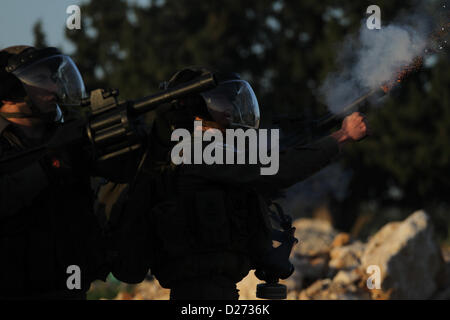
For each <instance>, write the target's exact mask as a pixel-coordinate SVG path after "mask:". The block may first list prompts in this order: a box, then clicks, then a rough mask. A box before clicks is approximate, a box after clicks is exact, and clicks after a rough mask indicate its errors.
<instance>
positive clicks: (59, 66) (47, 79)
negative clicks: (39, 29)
mask: <svg viewBox="0 0 450 320" xmlns="http://www.w3.org/2000/svg"><path fill="white" fill-rule="evenodd" d="M0 78H1V84H0V99H3V100H11V101H26V102H27V103H29V105H30V108H31V110H32V114H31V115H27V114H21V113H14V114H11V113H0V115H1V116H3V117H5V118H12V117H14V118H25V117H38V118H43V119H49V120H52V121H57V122H61V121H62V112H61V109H60V107H59V106H60V105H67V106H74V105H79V104H80V102H81V100H82V99H83V98H84V97H85V96H86V91H85V87H84V82H83V79H82V77H81V75H80V72H79V71H78V68H77V67H76V65H75V63H74V62H73V61H72V59H71V58H70V57H68V56H66V55H63V54H62V53H61V52H60V51H59V50H58V49H56V48H53V47H48V48H44V49H36V48H34V47H29V46H14V47H9V48H6V49H3V50H2V51H0Z"/></svg>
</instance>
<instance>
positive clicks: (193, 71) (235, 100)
mask: <svg viewBox="0 0 450 320" xmlns="http://www.w3.org/2000/svg"><path fill="white" fill-rule="evenodd" d="M207 72H212V71H210V70H209V69H205V68H195V67H191V68H187V69H184V70H182V71H179V72H178V73H176V74H175V75H174V76H173V77H172V78H171V79H170V80H169V82H168V84H167V87H173V86H175V85H177V84H180V83H182V82H186V81H189V80H192V79H194V78H196V77H198V76H201V75H203V74H205V73H207ZM213 73H214V74H215V77H216V79H217V82H218V85H217V87H216V88H213V89H211V90H208V91H204V92H201V93H200V94H199V95H198V96H197V97H190V98H188V99H187V101H188V103H187V104H188V105H189V106H191V107H192V108H193V109H196V110H195V111H196V112H197V113H200V114H201V113H202V111H203V112H204V110H199V104H202V107H203V108H204V107H206V110H207V113H208V114H209V116H210V117H211V118H212V119H213V120H214V121H216V122H217V123H219V124H220V125H221V126H223V127H224V128H255V129H257V128H258V127H259V120H260V114H259V104H258V99H257V98H256V95H255V93H254V91H253V89H252V87H251V85H250V84H249V83H248V82H247V81H245V80H242V79H241V78H240V76H239V75H238V74H236V73H232V72H229V73H223V72H213ZM198 97H200V98H201V99H198Z"/></svg>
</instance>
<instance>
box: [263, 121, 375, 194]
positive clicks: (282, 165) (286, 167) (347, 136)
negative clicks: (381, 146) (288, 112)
mask: <svg viewBox="0 0 450 320" xmlns="http://www.w3.org/2000/svg"><path fill="white" fill-rule="evenodd" d="M366 135H367V124H366V121H365V118H364V116H363V115H361V114H360V113H358V112H355V113H353V114H352V115H350V116H348V117H346V118H345V119H344V121H343V123H342V128H341V129H340V130H338V131H336V132H334V133H333V134H331V135H329V136H327V137H325V138H322V139H320V140H318V141H315V142H313V143H310V144H308V145H306V146H298V147H294V148H291V149H288V150H286V151H285V152H283V153H280V157H279V171H278V173H277V174H275V175H271V176H269V175H267V176H263V175H261V176H260V178H259V179H258V184H257V185H258V186H261V187H264V186H265V185H267V184H269V185H270V187H271V188H272V189H273V188H276V189H283V188H287V187H290V186H292V185H293V184H295V183H297V182H300V181H302V180H304V179H306V178H308V177H309V176H311V175H313V174H315V173H316V172H318V171H319V170H321V169H322V168H324V167H325V166H327V165H328V164H329V163H330V162H331V161H332V160H333V159H334V158H335V157H336V156H337V155H338V154H339V152H340V149H341V147H342V146H343V145H344V144H346V143H348V142H352V141H359V140H361V139H362V138H364V137H365V136H366Z"/></svg>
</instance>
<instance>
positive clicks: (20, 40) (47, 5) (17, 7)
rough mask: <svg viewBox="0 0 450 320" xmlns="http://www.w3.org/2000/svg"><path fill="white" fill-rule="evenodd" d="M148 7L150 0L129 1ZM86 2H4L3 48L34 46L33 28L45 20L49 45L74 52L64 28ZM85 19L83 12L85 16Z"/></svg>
mask: <svg viewBox="0 0 450 320" xmlns="http://www.w3.org/2000/svg"><path fill="white" fill-rule="evenodd" d="M128 1H129V2H138V3H139V4H142V5H144V4H147V3H149V1H150V0H128ZM84 2H87V1H86V0H0V48H5V47H9V46H12V45H19V44H28V45H32V44H33V39H34V38H33V31H32V30H33V25H34V24H35V23H36V21H38V20H39V19H41V20H42V24H43V30H44V33H45V35H46V40H47V43H48V45H50V46H57V47H61V48H62V49H63V50H64V51H66V53H69V52H70V51H71V50H72V47H71V46H70V43H69V42H68V41H66V40H65V38H64V28H65V27H66V20H67V18H68V17H69V15H68V14H67V13H66V9H67V7H68V6H70V5H73V4H75V5H80V4H82V3H84ZM81 19H83V12H81Z"/></svg>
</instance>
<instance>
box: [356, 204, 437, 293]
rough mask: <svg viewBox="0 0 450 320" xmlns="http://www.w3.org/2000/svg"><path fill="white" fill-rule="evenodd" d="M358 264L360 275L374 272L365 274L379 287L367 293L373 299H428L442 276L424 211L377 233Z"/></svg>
mask: <svg viewBox="0 0 450 320" xmlns="http://www.w3.org/2000/svg"><path fill="white" fill-rule="evenodd" d="M361 263H362V264H361V269H362V270H361V271H363V272H366V271H367V270H368V268H369V267H370V268H372V270H375V272H374V271H371V272H373V273H372V274H371V275H368V274H366V275H367V278H369V276H370V279H367V280H369V282H370V283H371V284H373V285H375V286H376V285H377V280H379V282H378V284H379V285H380V287H379V288H376V287H375V288H373V289H371V290H370V291H371V294H372V298H374V299H376V298H379V297H383V298H385V299H386V298H388V299H428V298H430V297H431V296H432V295H433V293H435V292H436V290H437V289H438V286H439V285H438V284H439V281H440V280H439V279H442V277H443V272H445V271H444V261H443V258H442V254H441V250H440V248H439V246H438V244H437V243H436V241H435V239H434V237H433V227H432V225H431V222H430V218H429V216H428V215H427V214H426V213H425V212H424V211H417V212H415V213H413V214H412V215H411V216H409V217H408V218H407V219H406V220H404V221H403V222H393V223H389V224H387V225H385V226H384V227H383V228H382V229H380V230H379V231H378V233H376V234H375V235H374V236H373V237H372V238H371V239H370V240H369V242H368V244H367V246H366V249H365V251H364V254H363V255H362V258H361ZM377 268H379V269H378V270H379V271H380V272H379V274H378V275H377V272H376V270H377ZM377 277H378V278H377Z"/></svg>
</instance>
